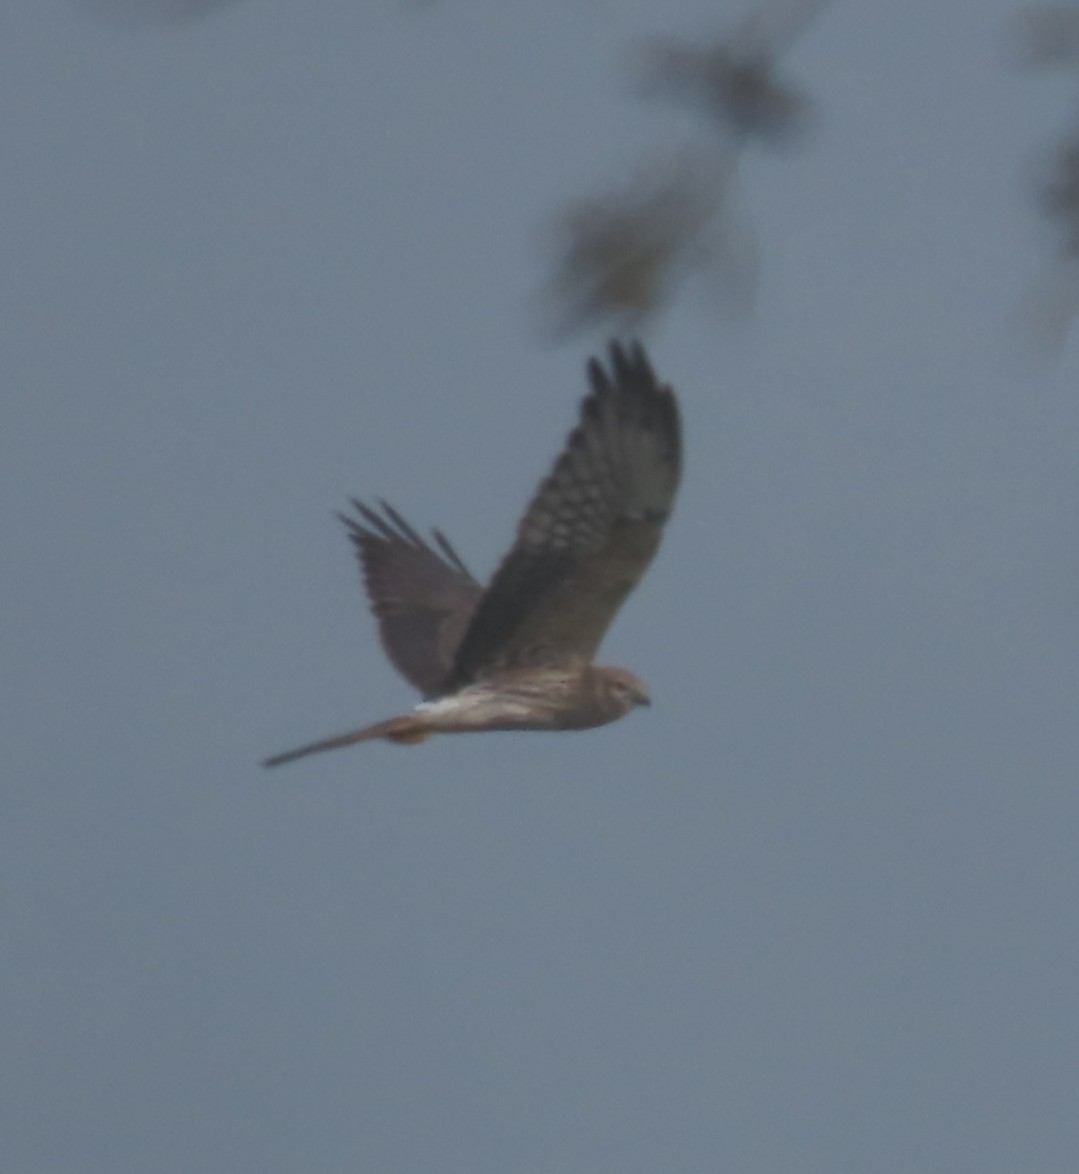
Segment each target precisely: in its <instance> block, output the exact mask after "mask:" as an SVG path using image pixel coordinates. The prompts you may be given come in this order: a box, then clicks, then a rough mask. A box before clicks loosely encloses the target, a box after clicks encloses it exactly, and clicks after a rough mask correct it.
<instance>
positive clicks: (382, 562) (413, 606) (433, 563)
mask: <svg viewBox="0 0 1079 1174" xmlns="http://www.w3.org/2000/svg"><path fill="white" fill-rule="evenodd" d="M379 504H380V505H381V507H382V513H381V514H379V513H376V512H375V511H374V510H373V509H370V508H369V507H367V506H365V505H364V504H363V503H362V502H359V501H353V502H352V505H353V507H354V508H355V510H356V511H357V512H358V513H359V515H360V517H361V518H362V519H363V523H364V524H362V525H361V523H360V522H358V521H357V520H356V519H355V518H352V517H349V516H347V515H346V514H339V515H338V516H339V517H340V519H341V521H342V522H344V524H345V525H346V526H347V527H348V532H349V537H350V538H351V539H352V542H353V545H354V546H355V547H356V553H357V554H358V555H359V559H360V565H361V567H362V569H363V581H364V586H365V587H366V589H367V596H368V598H369V599H370V601H371V610H372V611H373V612H374V614H375V616H376V617H377V618H378V627H379V635H380V637H381V639H382V647H383V648H384V649H385V650H386V655H387V656H388V657H389V658H390V660H391V662H392V663H393V665H394V667H395V668H397V670H398V671H399V672H400V673H401V674H402V676H404V677H405V678H406V679H407V680H408V681H410V682H411V683H412V684H413V685H415V686H416V688H417V689H419V690H420V691H421V692H422V693H423V694H424V696H425V697H434V696H437V695H438V694H439V693H440V692H441V691H442V684H443V682H444V681H445V679H446V676H447V674H448V673H449V671H450V668H451V667H452V665H453V661H454V654H455V653H456V651H457V647H458V645H459V644H460V643H461V637H462V636H463V634H464V632H465V629H466V628H467V626H468V624H469V621H470V620H471V618H472V613H473V611H474V610H475V608H476V604H477V603H478V601H479V599H480V596H481V595H482V594H483V588H482V587H481V586H480V585H479V583H477V582H476V580H475V579H473V578H472V576H471V575H470V574H469V572H468V568H467V567H466V566H465V565H464V563H463V562H462V561H461V559H460V557H459V556H458V554H457V552H456V551H455V550H454V549H453V547H452V546H451V545H450V544H449V542H448V541H447V539H446V538H445V536H444V535H443V534H442V533H441V532H440V531H438V530H434V531H433V532H432V533H433V535H434V539H435V543H436V545H437V546H438V550H437V551H436V550H434V549H433V548H432V547H431V546H429V545H428V544H427V543H426V542H425V541H424V540H423V539H422V538H421V537H420V536H419V534H417V533H416V531H415V530H413V528H412V527H411V526H410V525H409V524H408V523H407V522H406V521H405V520H404V518H402V517H401V515H400V514H399V513H397V511H396V510H395V509H393V507H392V506H390V505H387V503H386V502H384V501H383V502H380V503H379Z"/></svg>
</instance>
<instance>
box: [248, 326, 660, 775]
mask: <svg viewBox="0 0 1079 1174" xmlns="http://www.w3.org/2000/svg"><path fill="white" fill-rule="evenodd" d="M588 381H589V383H590V384H591V390H590V392H589V394H588V395H587V396H586V397H585V399H584V400H583V402H582V403H581V414H580V421H579V423H578V425H577V427H576V428H575V429H574V430H573V432H572V433H571V434H570V437H569V440H568V441H567V442H566V447H565V449H564V451H563V452H562V455H561V456H560V457H559V458H558V460H557V461H556V462H555V466H554V468H553V469H552V470H551V472H550V474H549V476H548V477H547V479H546V480H545V481H544V482H543V483H542V484H541V485H540V487H539V490H538V491H537V493H536V496H535V497H534V498H533V500H532V503H531V505H529V507H528V509H527V510H526V511H525V515H524V517H523V518H522V519H521V522H520V525H519V526H518V527H517V540H516V541H515V542H514V544H513V547H512V549H511V550H510V552H509V554H507V555H506V557H505V559H504V560H503V562H502V565H501V566H500V567H499V568H498V570H497V571H496V572H495V575H494V578H493V579H492V580H491V583H490V586H488V587H487V589H486V590H484V589H483V588H482V587H481V586H480V585H479V583H477V582H476V580H475V579H473V577H472V576H471V575H470V574H469V572H468V570H467V568H466V567H465V565H464V563H463V562H462V561H461V559H460V557H459V556H458V554H457V552H456V551H455V550H454V549H453V547H452V546H451V545H450V544H449V542H448V541H447V539H446V538H445V537H444V536H443V535H442V534H441V533H440V532H439V531H438V530H435V531H434V532H433V537H434V545H430V544H428V543H427V542H425V541H424V539H423V538H421V537H420V535H419V534H417V533H416V531H415V530H413V529H412V527H411V526H410V525H409V524H408V523H407V522H406V521H405V520H404V518H402V517H401V515H400V514H398V513H397V511H396V510H394V509H393V508H392V507H391V506H389V505H387V504H386V503H385V502H382V503H381V510H382V512H381V513H379V512H376V511H375V510H373V509H370V508H369V507H368V506H366V505H364V504H363V503H362V502H358V501H354V502H353V503H352V504H353V506H354V507H355V509H356V512H357V515H358V517H346V516H345V515H341V520H342V521H343V522H344V523H345V525H346V526H347V527H348V531H349V536H350V537H351V539H352V542H353V544H354V545H355V547H356V552H357V554H358V555H359V559H360V564H361V566H362V569H363V578H364V583H365V585H366V588H367V594H368V597H369V598H370V600H371V610H372V611H373V612H374V614H375V615H376V616H377V617H378V623H379V631H380V635H381V637H382V645H383V647H384V648H385V650H386V654H387V656H388V657H389V658H390V660H391V661H392V662H393V664H394V665H395V666H396V668H397V669H398V670H399V671H400V672H401V674H402V675H403V676H405V677H406V678H407V679H408V680H409V681H410V682H411V683H412V684H413V685H415V686H416V688H418V689H419V690H420V691H421V692H422V693H423V695H424V697H425V698H426V700H424V701H423V702H422V703H421V704H419V705H417V706H416V707H415V709H413V710H412V711H411V712H409V713H404V714H400V715H399V716H397V717H391V718H388V719H387V720H386V721H381V722H376V723H375V724H374V725H371V726H364V727H363V728H362V729H358V730H353V731H351V732H350V733H347V734H339V735H337V736H336V737H334V738H326V739H324V740H323V741H321V742H314V743H312V744H311V745H309V746H301V747H300V748H299V749H297V750H290V751H287V752H286V753H284V754H278V755H275V756H274V757H273V758H268V759H267V760H266V762H265V765H266V766H278V765H279V764H280V763H282V762H290V761H291V760H292V759H294V758H301V757H303V756H304V755H305V754H314V753H316V752H317V751H320V750H332V749H334V748H335V747H338V746H349V745H351V744H352V743H353V742H366V741H368V740H369V739H371V738H388V739H389V740H390V741H391V742H420V741H422V740H423V739H424V738H426V737H428V736H429V735H430V734H448V733H457V732H460V731H465V730H580V729H587V728H589V727H591V726H601V725H604V724H605V723H607V722H612V721H614V720H615V719H616V718H620V717H622V716H624V715H625V714H626V713H628V712H629V711H630V710H631V709H632V708H633V707H634V706H636V705H647V704H648V693H647V691H646V690H645V687H644V683H643V682H642V681H641V680H640V679H639V678H638V677H636V676H634V674H633V673H631V672H629V671H627V670H626V669H621V668H611V667H607V666H602V665H595V664H593V663H592V657H593V656H594V655H595V653H596V650H597V648H598V647H599V643H600V641H601V640H602V639H603V635H604V633H605V632H606V631H607V628H608V627H609V625H610V623H611V620H613V619H614V616H615V613H616V612H617V611H618V609H619V607H620V606H621V605H622V601H623V600H624V599H625V598H626V596H627V595H628V594H629V593H630V591H632V590H633V588H634V587H635V586H636V584H637V581H638V580H639V579H640V577H641V575H642V574H644V571H645V569H646V568H647V566H648V564H649V562H650V561H651V559H652V556H653V554H655V552H656V547H657V546H658V545H659V540H660V537H661V536H662V533H663V524H664V522H666V520H667V516H668V514H669V513H670V510H671V506H672V504H673V502H674V496H675V492H676V490H677V489H678V480H679V476H680V473H681V466H682V438H681V424H680V421H679V416H678V405H677V402H676V401H675V397H674V393H673V392H672V391H671V389H670V388H669V387H666V386H664V385H663V384H661V383H657V381H656V377H655V375H654V374H653V372H652V367H651V364H650V363H649V361H648V357H647V356H646V355H645V353H644V350H643V349H642V348H641V347H640V345H638V344H633V345H631V346H629V347H628V348H625V347H622V346H621V345H619V344H618V343H612V344H611V348H610V364H609V367H608V368H604V366H603V365H602V364H601V363H600V362H599V361H598V360H596V359H592V360H591V361H590V362H589V364H588Z"/></svg>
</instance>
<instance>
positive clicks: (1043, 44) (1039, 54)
mask: <svg viewBox="0 0 1079 1174" xmlns="http://www.w3.org/2000/svg"><path fill="white" fill-rule="evenodd" d="M1018 34H1019V59H1020V61H1021V62H1022V64H1023V65H1026V66H1028V67H1030V68H1035V69H1043V68H1050V67H1053V66H1068V65H1079V5H1076V4H1039V5H1038V6H1037V7H1036V8H1031V9H1028V10H1027V11H1026V12H1024V13H1022V14H1021V15H1020V17H1019V22H1018Z"/></svg>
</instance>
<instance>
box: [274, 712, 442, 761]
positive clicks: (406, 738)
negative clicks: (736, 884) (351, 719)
mask: <svg viewBox="0 0 1079 1174" xmlns="http://www.w3.org/2000/svg"><path fill="white" fill-rule="evenodd" d="M430 733H431V726H430V725H429V724H428V723H427V722H425V721H424V719H423V718H422V717H421V716H420V715H418V714H414V713H403V714H400V715H399V716H398V717H391V718H387V719H386V720H385V721H382V722H376V723H375V724H374V725H373V726H364V727H363V728H362V729H359V730H350V731H349V732H348V733H347V734H337V735H336V736H334V737H333V738H323V739H322V740H321V741H320V742H312V743H310V745H308V746H299V747H297V749H295V750H286V751H285V753H284V754H275V755H274V756H273V758H267V759H265V760H264V761H263V763H262V765H263V766H281V764H282V763H285V762H292V761H293V760H294V759H296V758H305V757H306V756H307V755H308V754H321V752H322V751H323V750H336V749H337V748H338V747H339V746H352V745H354V744H355V743H356V742H370V741H372V740H373V739H375V738H388V739H389V740H390V741H391V742H404V743H409V742H422V741H423V740H424V738H426V737H427V736H428V735H429V734H430Z"/></svg>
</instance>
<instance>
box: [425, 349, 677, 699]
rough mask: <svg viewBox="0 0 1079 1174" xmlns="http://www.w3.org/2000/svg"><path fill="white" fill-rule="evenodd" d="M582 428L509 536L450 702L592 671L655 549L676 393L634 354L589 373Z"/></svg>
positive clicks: (666, 498)
mask: <svg viewBox="0 0 1079 1174" xmlns="http://www.w3.org/2000/svg"><path fill="white" fill-rule="evenodd" d="M588 378H589V382H590V383H591V391H590V393H589V394H588V395H587V396H586V397H585V399H584V400H583V402H582V403H581V415H580V422H579V423H578V425H577V427H576V428H575V429H574V431H573V432H572V433H571V434H570V437H569V439H568V441H567V443H566V447H565V449H564V451H563V452H562V455H561V456H560V457H559V458H558V460H557V461H556V463H555V466H554V468H553V469H552V470H551V472H550V474H549V475H548V477H547V479H546V480H545V481H544V482H543V483H542V484H541V485H540V487H539V490H538V491H537V493H536V496H535V497H534V498H533V500H532V503H531V505H529V507H528V509H527V511H526V512H525V515H524V517H523V518H522V519H521V522H520V525H519V526H518V528H517V540H516V542H515V543H514V545H513V547H512V549H511V550H510V552H509V553H508V554H507V555H506V557H505V559H504V560H503V562H502V565H501V566H500V567H499V568H498V570H497V572H496V573H495V576H494V578H493V579H492V580H491V585H490V587H488V589H487V591H486V593H485V594H484V596H483V598H482V600H481V601H480V604H479V607H478V608H477V609H476V613H475V615H474V616H473V618H472V622H471V624H470V625H469V627H468V630H467V632H466V633H465V636H464V639H463V640H462V642H461V646H460V648H459V649H458V651H457V655H456V658H455V660H454V663H453V669H452V671H451V673H450V675H449V677H448V679H447V680H446V682H445V689H446V691H452V690H453V689H456V688H460V687H461V686H462V685H465V684H467V683H468V682H469V681H472V680H474V679H475V678H477V677H480V676H484V675H487V674H489V673H491V672H497V671H498V670H499V669H501V668H508V667H514V666H524V665H551V664H560V663H566V662H570V661H584V662H587V661H590V660H591V659H592V657H593V655H594V654H595V652H596V649H597V648H598V647H599V643H600V641H601V640H602V639H603V635H604V633H605V632H606V630H607V628H608V626H609V625H610V623H611V620H613V619H614V616H615V613H616V612H617V611H618V608H619V607H620V606H621V604H622V601H623V600H624V599H625V598H626V596H627V595H628V594H629V593H630V591H632V590H633V588H634V586H635V585H636V583H637V581H638V580H639V579H640V577H641V575H642V574H644V571H645V569H646V568H647V566H648V563H649V562H650V561H651V558H652V555H653V554H654V553H655V551H656V547H657V546H658V545H659V540H660V537H661V535H662V533H663V524H664V522H665V521H666V520H667V515H668V514H669V512H670V510H671V506H672V504H673V502H674V496H675V492H676V491H677V489H678V481H679V477H680V475H681V467H682V439H681V424H680V419H679V413H678V405H677V402H676V401H675V397H674V393H673V392H672V391H671V389H670V388H669V387H666V386H664V385H662V384H660V383H658V382H657V381H656V377H655V375H654V374H653V371H652V367H651V364H650V363H649V361H648V358H647V356H646V355H645V352H644V350H643V349H642V348H641V346H640V345H639V344H634V345H632V346H630V347H629V348H628V349H626V348H623V347H622V346H620V345H619V344H618V343H616V342H614V343H612V344H611V347H610V367H609V370H608V369H605V368H604V367H603V365H602V364H601V363H600V362H599V361H598V360H596V359H592V360H590V362H589V364H588Z"/></svg>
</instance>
